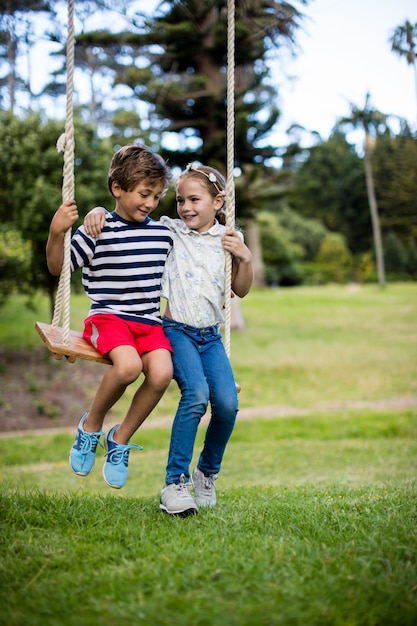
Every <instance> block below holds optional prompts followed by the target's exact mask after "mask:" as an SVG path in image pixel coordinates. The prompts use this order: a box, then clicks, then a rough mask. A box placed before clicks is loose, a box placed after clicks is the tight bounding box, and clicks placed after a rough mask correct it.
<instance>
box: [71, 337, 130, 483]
mask: <svg viewBox="0 0 417 626" xmlns="http://www.w3.org/2000/svg"><path fill="white" fill-rule="evenodd" d="M112 358H113V364H112V365H111V366H110V367H109V368H108V369H107V371H106V373H105V374H104V376H103V379H102V381H101V383H100V386H99V388H98V390H97V392H96V395H95V397H94V400H93V402H92V405H91V407H90V410H89V411H88V412H86V413H84V415H83V416H82V418H81V420H80V422H79V424H78V429H77V435H76V437H75V441H74V444H73V446H72V448H71V451H70V458H69V460H70V465H71V469H72V470H73V471H74V472H75V473H76V474H78V475H80V476H87V475H88V474H89V473H90V472H91V470H92V468H93V466H94V461H95V455H96V450H97V445H98V444H99V440H100V437H101V435H103V434H104V433H103V432H102V430H101V429H102V426H103V421H104V418H105V416H106V414H107V412H108V411H109V410H110V409H111V408H112V406H113V405H114V404H115V403H116V402H117V400H118V399H119V398H120V397H121V396H122V395H123V393H124V391H125V389H126V387H127V385H128V384H129V383H130V382H133V380H136V378H137V377H138V376H139V375H140V373H141V371H142V361H141V359H140V357H139V355H138V353H137V352H136V350H135V348H132V347H131V346H120V347H119V348H115V350H113V351H112ZM100 445H101V444H100Z"/></svg>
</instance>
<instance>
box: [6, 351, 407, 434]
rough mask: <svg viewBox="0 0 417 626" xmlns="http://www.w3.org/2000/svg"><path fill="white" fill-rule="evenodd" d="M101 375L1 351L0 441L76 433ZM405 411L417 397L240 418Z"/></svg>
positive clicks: (158, 421)
mask: <svg viewBox="0 0 417 626" xmlns="http://www.w3.org/2000/svg"><path fill="white" fill-rule="evenodd" d="M103 367H104V366H103ZM102 375H103V372H102V370H101V368H99V367H98V366H97V364H96V363H90V362H88V361H81V360H79V361H77V363H76V365H75V366H74V365H72V364H70V363H68V362H66V361H63V362H62V361H55V360H54V359H53V358H51V357H50V356H49V354H48V353H47V352H46V351H45V350H44V349H43V348H40V349H36V350H31V351H14V352H9V351H7V352H6V351H4V350H2V349H1V348H0V437H1V436H3V437H4V436H7V435H16V434H18V433H22V434H24V433H25V434H29V432H46V431H48V432H58V431H62V430H68V431H69V432H71V433H72V432H74V414H81V412H82V411H83V410H84V407H85V406H86V405H88V404H89V400H88V397H87V394H88V392H89V391H91V390H95V389H96V388H97V387H98V384H99V382H100V380H101V377H102ZM408 407H417V398H413V397H408V398H392V399H387V400H380V401H376V402H366V401H360V400H358V401H355V402H338V403H335V402H333V403H328V402H322V403H320V404H318V405H316V406H314V407H311V409H310V410H306V409H301V408H297V407H288V406H282V405H274V406H263V407H258V408H249V409H241V410H240V411H239V418H238V419H239V420H242V419H253V418H256V417H262V418H285V417H292V416H295V415H308V414H310V413H317V412H321V413H323V412H343V411H346V410H355V409H363V408H381V409H392V410H399V409H404V408H408ZM171 421H172V416H168V417H159V418H156V417H155V418H152V417H151V418H150V419H148V420H147V421H146V422H145V423H144V425H143V426H142V428H162V427H166V426H169V425H170V424H171ZM109 423H111V420H110V421H109ZM106 426H107V423H106Z"/></svg>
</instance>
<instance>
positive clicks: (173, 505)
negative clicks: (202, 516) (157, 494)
mask: <svg viewBox="0 0 417 626" xmlns="http://www.w3.org/2000/svg"><path fill="white" fill-rule="evenodd" d="M189 486H190V483H186V482H185V476H184V474H181V477H180V482H179V484H178V485H177V484H175V483H172V484H171V485H165V487H164V488H163V489H162V492H161V502H160V504H159V508H160V509H162V511H165V513H170V514H171V515H182V516H185V515H192V514H193V513H197V512H198V507H197V505H196V503H195V501H194V498H193V496H192V495H191V494H190V492H189V491H188V489H189Z"/></svg>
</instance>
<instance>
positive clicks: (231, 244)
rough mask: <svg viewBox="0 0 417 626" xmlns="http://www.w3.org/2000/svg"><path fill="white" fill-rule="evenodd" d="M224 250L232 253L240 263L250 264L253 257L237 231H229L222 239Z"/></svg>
mask: <svg viewBox="0 0 417 626" xmlns="http://www.w3.org/2000/svg"><path fill="white" fill-rule="evenodd" d="M222 243H223V248H224V249H225V250H226V251H227V252H230V254H232V255H233V256H234V257H235V258H236V259H237V260H238V261H240V262H242V263H250V262H251V259H252V256H251V253H250V250H249V248H248V247H247V246H246V245H245V244H244V242H243V241H242V238H241V237H240V236H239V235H238V233H237V232H236V231H235V230H230V231H228V232H227V233H226V234H225V236H224V237H223V239H222Z"/></svg>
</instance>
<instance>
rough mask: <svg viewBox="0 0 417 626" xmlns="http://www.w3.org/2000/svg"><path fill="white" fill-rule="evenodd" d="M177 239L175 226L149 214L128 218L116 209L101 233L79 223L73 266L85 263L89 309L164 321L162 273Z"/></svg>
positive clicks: (146, 321)
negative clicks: (141, 218)
mask: <svg viewBox="0 0 417 626" xmlns="http://www.w3.org/2000/svg"><path fill="white" fill-rule="evenodd" d="M172 243H173V238H172V235H171V233H170V231H169V229H168V228H167V227H166V226H163V225H162V224H160V223H159V222H156V221H155V220H152V219H151V218H149V217H148V218H147V219H146V220H145V221H144V222H128V221H126V220H124V219H122V218H121V217H120V216H119V215H118V214H117V213H116V212H115V211H113V213H109V214H108V215H106V224H105V226H104V228H103V230H102V232H101V233H100V235H99V236H98V237H97V238H94V237H90V236H89V235H87V233H86V232H85V229H84V227H83V226H81V227H80V228H78V230H77V231H76V232H75V233H74V235H73V237H72V239H71V270H72V271H74V270H76V269H78V268H79V267H82V268H83V270H82V282H83V286H84V289H85V292H86V294H87V295H88V297H89V298H90V300H91V308H90V313H89V315H95V314H97V313H103V314H107V315H108V314H113V315H118V316H119V317H122V318H124V319H129V320H133V321H136V322H142V323H147V324H155V323H159V324H160V323H161V316H160V296H161V279H162V274H163V271H164V266H165V262H166V259H167V256H168V253H169V252H170V250H171V248H172Z"/></svg>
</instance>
